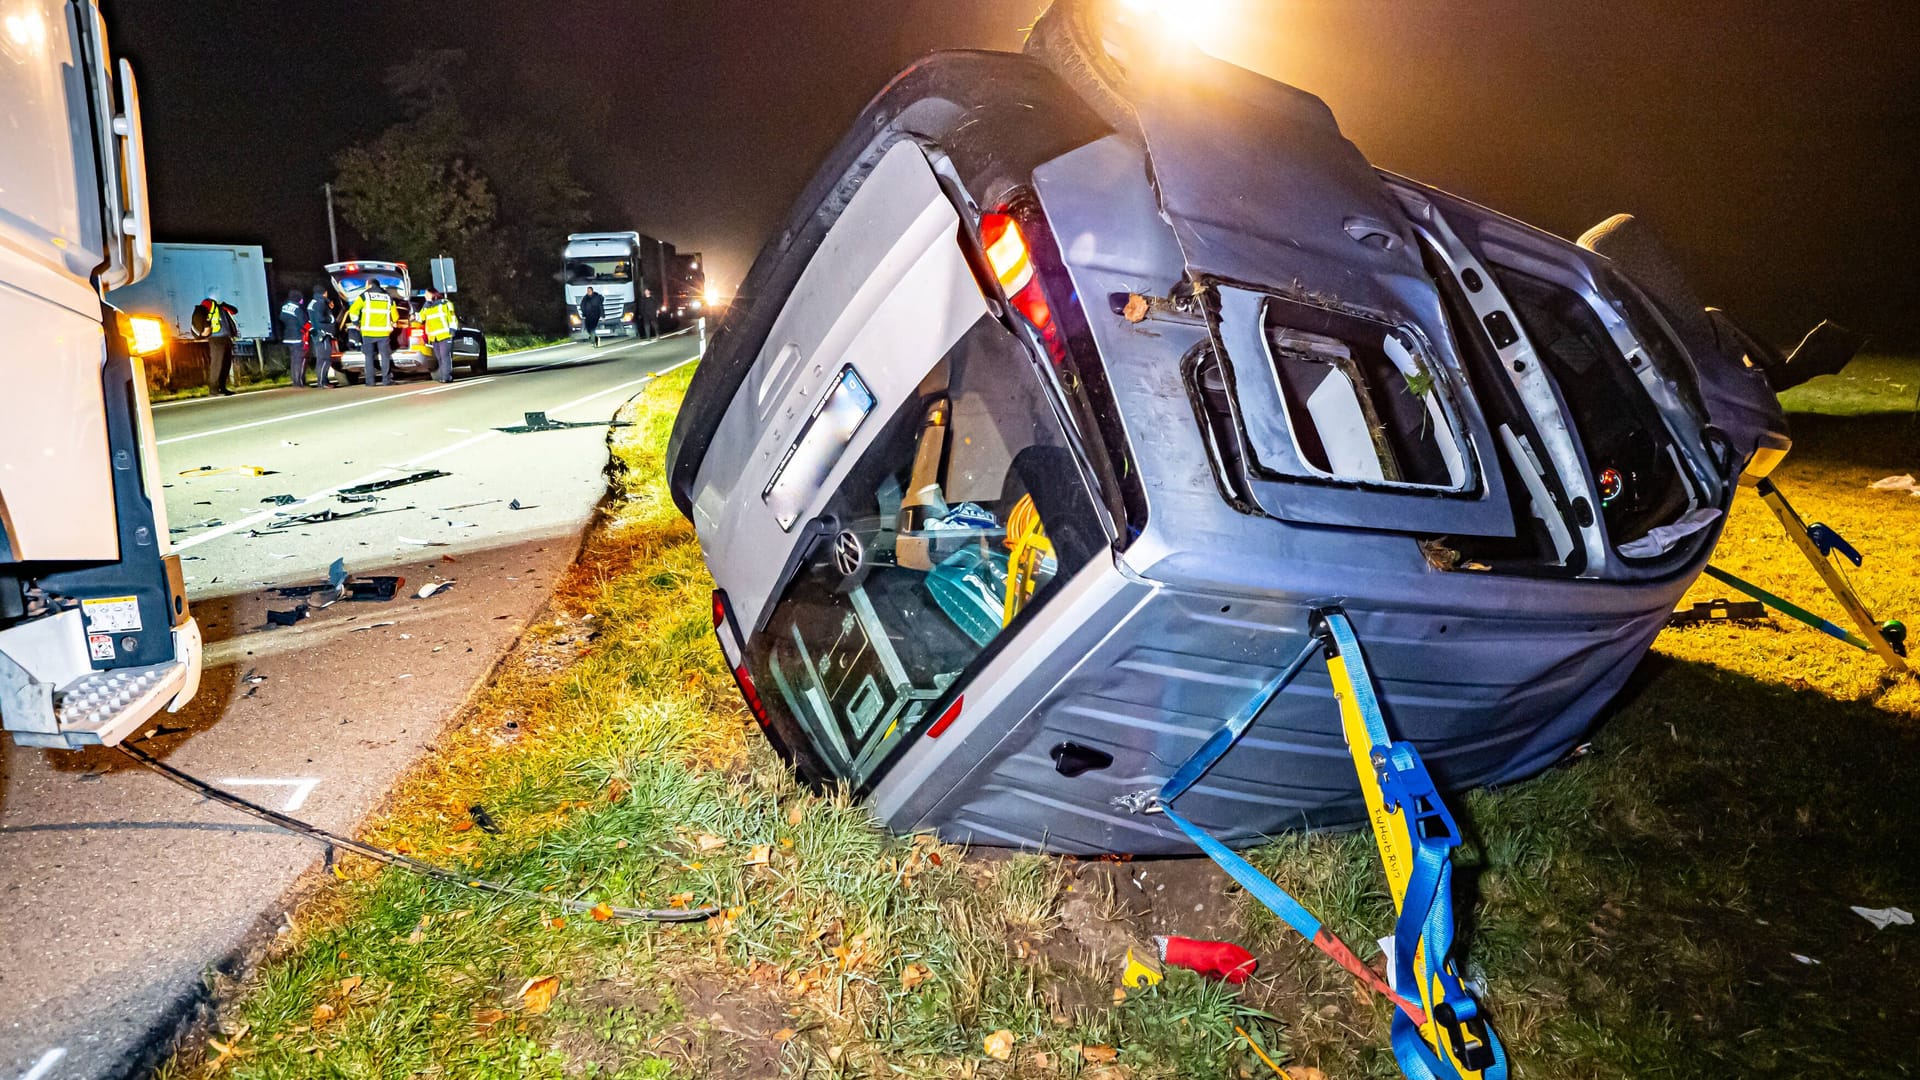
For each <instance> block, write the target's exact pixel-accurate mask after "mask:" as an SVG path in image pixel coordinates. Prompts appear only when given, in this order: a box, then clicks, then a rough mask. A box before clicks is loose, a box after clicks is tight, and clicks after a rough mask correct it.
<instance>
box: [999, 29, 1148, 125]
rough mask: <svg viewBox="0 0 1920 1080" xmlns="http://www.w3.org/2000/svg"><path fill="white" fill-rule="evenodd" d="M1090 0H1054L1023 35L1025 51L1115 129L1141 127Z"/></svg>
mask: <svg viewBox="0 0 1920 1080" xmlns="http://www.w3.org/2000/svg"><path fill="white" fill-rule="evenodd" d="M1094 7H1095V4H1094V3H1093V2H1092V0H1054V4H1053V6H1052V7H1050V8H1048V9H1047V10H1046V13H1045V14H1043V15H1041V16H1040V18H1039V19H1038V20H1037V21H1035V22H1034V24H1033V29H1032V30H1031V31H1030V32H1029V33H1028V34H1027V45H1026V53H1027V55H1028V56H1031V57H1034V58H1035V59H1037V60H1039V61H1041V62H1042V63H1044V64H1046V65H1047V67H1048V68H1050V69H1052V71H1053V73H1054V74H1055V75H1058V76H1060V79H1061V81H1063V82H1065V83H1066V84H1067V85H1068V86H1071V87H1072V88H1073V90H1074V92H1075V93H1077V94H1079V95H1080V97H1081V99H1082V100H1083V101H1085V102H1086V103H1087V105H1088V107H1089V108H1091V109H1092V110H1093V111H1094V113H1096V114H1097V115H1098V116H1099V117H1100V119H1102V120H1104V121H1106V122H1107V124H1108V125H1109V126H1111V127H1113V128H1114V129H1115V130H1116V131H1120V132H1132V131H1136V130H1138V129H1139V119H1138V117H1137V116H1136V115H1135V113H1134V110H1133V105H1132V104H1131V103H1130V102H1129V101H1128V100H1127V95H1126V85H1127V76H1126V72H1125V71H1123V70H1121V68H1120V65H1119V64H1117V63H1115V62H1114V60H1113V57H1111V56H1109V55H1108V54H1107V50H1106V46H1104V45H1102V44H1101V43H1100V33H1099V31H1098V30H1097V29H1095V26H1094V19H1093V8H1094Z"/></svg>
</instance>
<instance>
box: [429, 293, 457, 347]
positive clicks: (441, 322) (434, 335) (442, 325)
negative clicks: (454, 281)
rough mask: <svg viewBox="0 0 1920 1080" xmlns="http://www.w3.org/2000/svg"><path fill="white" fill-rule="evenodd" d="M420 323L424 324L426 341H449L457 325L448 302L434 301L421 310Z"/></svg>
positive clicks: (450, 304)
mask: <svg viewBox="0 0 1920 1080" xmlns="http://www.w3.org/2000/svg"><path fill="white" fill-rule="evenodd" d="M420 321H421V322H423V323H425V324H426V327H427V340H428V341H451V340H452V339H453V331H454V328H455V327H456V326H458V325H459V317H458V316H456V315H454V313H453V302H452V301H450V300H435V301H434V302H433V303H431V304H428V305H427V306H426V307H424V308H422V309H421V311H420Z"/></svg>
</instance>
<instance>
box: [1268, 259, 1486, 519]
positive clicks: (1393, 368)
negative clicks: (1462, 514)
mask: <svg viewBox="0 0 1920 1080" xmlns="http://www.w3.org/2000/svg"><path fill="white" fill-rule="evenodd" d="M1264 328H1265V335H1264V339H1265V342H1266V346H1267V353H1268V360H1269V362H1270V363H1271V365H1272V370H1273V374H1274V378H1275V379H1276V381H1277V382H1278V384H1279V388H1280V396H1281V400H1282V401H1283V402H1284V404H1285V407H1286V412H1287V424H1288V428H1289V430H1290V432H1291V433H1292V435H1293V442H1294V448H1295V451H1296V453H1297V456H1298V459H1299V462H1300V464H1301V465H1302V466H1303V467H1304V468H1305V469H1306V470H1307V472H1308V474H1309V475H1311V476H1313V477H1315V478H1318V479H1329V480H1340V481H1350V482H1359V483H1364V484H1382V485H1408V486H1415V487H1431V488H1440V489H1444V490H1456V491H1457V490H1460V489H1462V488H1465V487H1467V486H1468V485H1469V482H1470V477H1469V476H1468V474H1467V468H1466V452H1465V449H1464V447H1463V446H1462V445H1461V441H1460V436H1459V434H1458V432H1457V431H1456V429H1455V426H1454V423H1453V419H1452V417H1451V415H1450V413H1449V411H1448V409H1447V408H1446V406H1445V404H1444V402H1443V399H1442V389H1441V384H1440V378H1441V376H1440V375H1439V374H1438V372H1436V370H1435V369H1434V367H1433V365H1432V364H1431V363H1430V362H1429V360H1428V358H1427V356H1426V353H1425V350H1424V349H1422V348H1421V345H1420V342H1419V340H1418V339H1417V338H1415V337H1414V335H1412V334H1410V333H1408V332H1407V331H1405V330H1403V329H1401V328H1399V327H1395V326H1391V325H1389V324H1387V323H1383V322H1376V321H1373V320H1371V319H1365V318H1361V317H1358V316H1355V315H1349V314H1346V313H1343V312H1336V311H1329V310H1326V309H1324V308H1318V307H1312V306H1309V305H1306V304H1300V303H1296V302H1294V301H1291V300H1285V299H1282V298H1279V297H1271V298H1269V299H1268V300H1267V303H1266V306H1265V318H1264Z"/></svg>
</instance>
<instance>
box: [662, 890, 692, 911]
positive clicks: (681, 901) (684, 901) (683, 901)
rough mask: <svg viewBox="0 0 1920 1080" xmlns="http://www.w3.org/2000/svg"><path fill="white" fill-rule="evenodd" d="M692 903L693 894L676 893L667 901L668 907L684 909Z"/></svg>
mask: <svg viewBox="0 0 1920 1080" xmlns="http://www.w3.org/2000/svg"><path fill="white" fill-rule="evenodd" d="M692 903H693V894H692V893H690V892H683V893H674V894H673V895H672V896H671V897H669V898H668V899H667V906H668V907H672V908H683V907H686V906H688V905H690V904H692Z"/></svg>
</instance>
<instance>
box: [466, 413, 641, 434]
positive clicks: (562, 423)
mask: <svg viewBox="0 0 1920 1080" xmlns="http://www.w3.org/2000/svg"><path fill="white" fill-rule="evenodd" d="M627 426H628V424H627V422H626V421H625V420H554V419H552V418H550V417H548V416H547V414H546V413H544V412H530V413H528V414H527V416H526V422H525V423H523V424H516V425H514V426H513V427H500V428H494V429H493V430H495V431H504V432H506V433H507V434H509V435H524V434H526V433H527V432H530V431H568V430H571V429H573V428H597V427H604V428H618V427H627Z"/></svg>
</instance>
